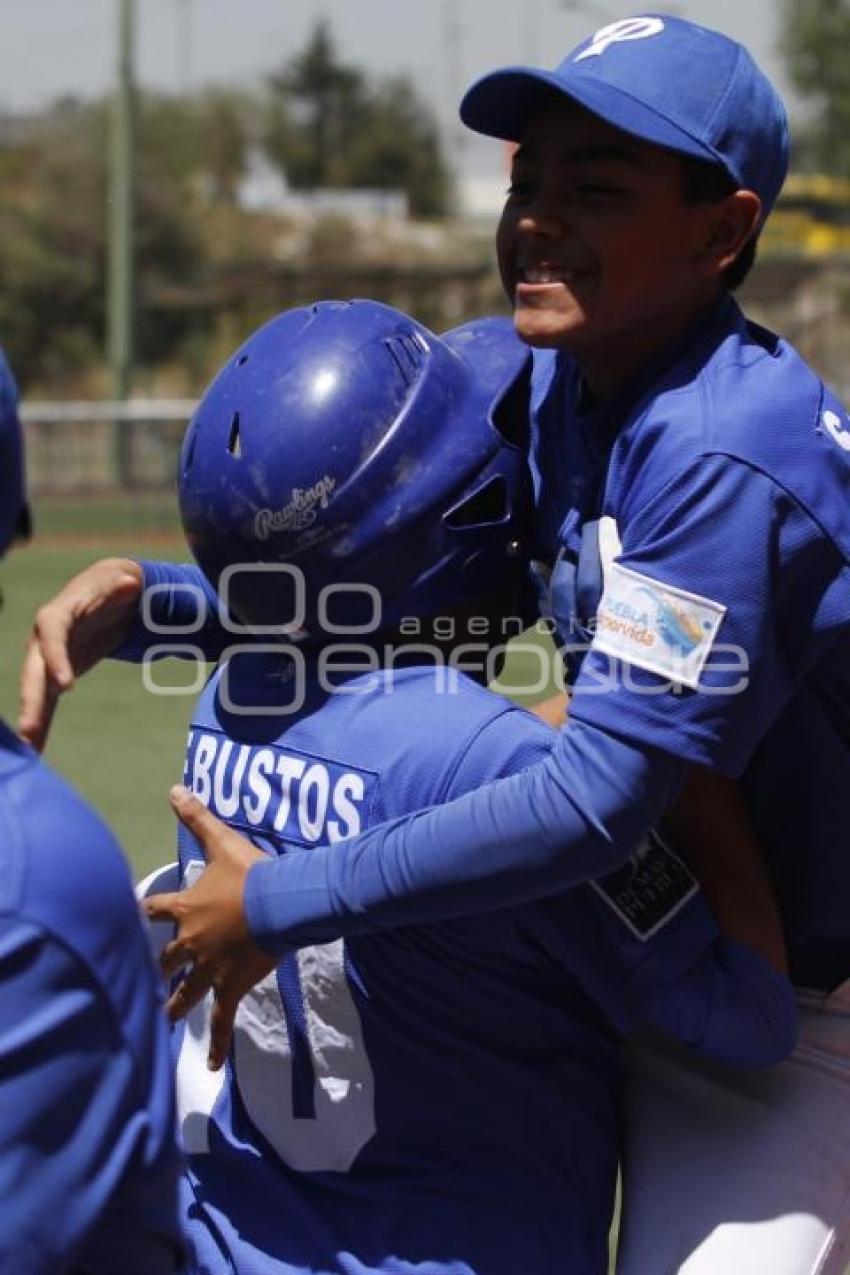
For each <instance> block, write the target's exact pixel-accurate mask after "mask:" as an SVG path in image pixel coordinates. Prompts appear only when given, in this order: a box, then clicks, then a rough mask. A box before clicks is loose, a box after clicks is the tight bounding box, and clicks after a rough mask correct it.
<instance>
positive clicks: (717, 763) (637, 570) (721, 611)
mask: <svg viewBox="0 0 850 1275" xmlns="http://www.w3.org/2000/svg"><path fill="white" fill-rule="evenodd" d="M648 482H651V476H646V477H644V478H643V479H641V478H640V477H639V476H638V475H637V472H635V474H634V475H633V476H632V478H630V481H629V482H628V483H626V484H625V485H626V489H627V490H628V491H629V495H628V498H627V500H626V502H625V506H624V509H623V511H622V515H621V518H620V522H619V531H620V534H621V536H622V551H621V553H620V554H619V555H618V556H617V558H616V560H615V562H614V564H613V566H612V567H611V568H610V571H609V573H608V575H607V577H606V585H605V590H604V593H603V596H602V600H601V602H600V604H599V608H598V612H597V616H596V627H595V636H594V638H593V642H592V645H591V647H590V649H589V652H588V654H587V657H586V659H585V660H584V663H583V666H582V669H581V673H580V675H579V677H578V679H577V682H576V685H575V687H574V694H573V698H572V701H571V707H570V712H571V714H572V715H573V716H574V717H575V718H577V719H579V720H581V721H583V722H586V723H588V724H593V725H594V726H596V727H598V728H599V729H602V730H617V731H618V732H620V733H622V734H625V735H627V736H628V737H629V738H631V739H633V740H634V741H643V742H644V743H647V744H651V745H653V746H655V747H657V748H662V749H664V750H666V751H669V752H672V753H679V754H681V755H683V756H684V757H686V758H687V759H688V760H689V761H693V762H698V763H702V764H705V765H708V766H711V767H712V768H714V769H717V770H719V771H721V772H723V773H726V774H730V775H737V774H740V772H741V771H742V770H743V768H744V766H745V765H746V763H747V762H748V760H749V758H750V757H751V755H752V753H753V750H754V748H755V745H756V744H757V743H758V741H759V740H760V739H761V738H762V737H763V735H764V734H765V732H766V731H767V729H768V728H769V726H770V725H771V723H772V721H773V720H774V719H775V718H776V716H777V715H778V714H779V712H780V711H781V709H782V708H783V706H784V705H785V704H786V703H787V702H788V700H789V699H790V698H791V696H792V695H793V693H794V691H795V689H796V688H797V687H798V686H799V685H800V683H801V681H802V679H803V678H804V677H805V675H806V673H807V672H808V671H809V670H810V668H811V667H812V665H813V664H814V662H815V661H816V660H817V658H818V656H819V655H821V654H822V653H823V652H824V650H825V649H826V647H827V646H828V644H829V643H830V642H832V641H834V640H835V637H836V634H837V633H838V631H839V629H840V627H841V626H842V625H846V617H847V614H848V608H850V573H848V569H847V566H846V564H845V562H844V559H843V558H842V556H841V555H840V553H839V551H838V549H837V548H836V546H835V545H834V543H833V542H832V541H831V540H830V538H829V537H828V536H826V535H825V534H824V532H823V530H822V529H821V528H820V527H819V525H818V524H817V523H816V521H815V520H814V519H813V517H811V516H810V514H809V513H808V512H807V511H806V510H805V509H803V508H802V507H801V506H800V505H799V504H798V503H797V501H796V500H795V499H794V498H793V497H792V496H791V495H790V494H788V493H787V492H786V491H784V490H783V489H782V488H781V487H780V486H779V485H777V483H776V482H774V481H773V479H772V478H770V477H768V476H767V475H766V474H764V473H762V472H760V471H759V470H757V469H754V468H752V467H750V466H749V465H747V464H745V463H744V462H742V461H738V460H735V459H732V458H730V457H728V456H712V455H708V456H703V457H700V459H699V462H698V463H695V464H693V465H692V466H690V467H686V468H685V469H683V470H682V472H680V473H679V474H678V476H677V477H675V478H674V479H673V480H671V481H669V482H668V483H667V484H666V485H664V486H662V487H660V488H659V489H658V490H657V491H655V492H654V493H653V494H650V495H647V494H646V485H647V483H648Z"/></svg>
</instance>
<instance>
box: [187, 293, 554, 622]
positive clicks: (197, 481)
mask: <svg viewBox="0 0 850 1275" xmlns="http://www.w3.org/2000/svg"><path fill="white" fill-rule="evenodd" d="M529 362H530V356H529V352H528V350H527V349H526V347H525V346H523V345H522V343H521V342H520V341H519V339H518V337H517V336H516V335H515V333H514V331H513V326H512V324H511V323H510V320H507V319H492V318H491V319H482V320H477V321H474V322H472V323H468V324H465V325H464V326H463V327H461V328H458V329H455V330H454V331H452V332H450V333H448V334H446V335H445V336H443V337H437V336H435V335H434V334H433V333H431V332H429V331H428V329H427V328H424V327H422V326H421V325H420V324H418V323H416V322H415V321H414V320H413V319H410V318H409V317H408V316H407V315H404V314H402V313H401V312H400V311H398V310H394V309H392V308H391V307H389V306H386V305H382V304H379V303H377V302H372V301H352V302H345V303H341V302H323V303H320V304H318V305H315V306H313V307H310V308H301V309H297V310H291V311H287V312H286V313H284V314H281V315H279V316H278V317H277V318H275V319H272V320H271V322H269V323H267V324H266V325H265V326H264V327H262V328H260V329H259V330H258V331H257V332H256V333H254V334H253V335H252V336H251V337H250V338H249V339H248V341H247V342H246V343H245V344H244V345H243V346H242V347H241V349H240V350H238V351H237V353H236V354H235V355H234V356H233V358H232V359H230V360H229V362H228V363H227V364H226V366H225V367H224V368H223V369H222V371H221V372H220V373H219V374H218V376H217V377H216V379H215V380H214V381H213V383H212V385H211V386H210V387H209V389H208V390H207V392H206V394H205V395H204V397H203V399H202V401H201V403H200V405H199V407H198V410H197V412H196V414H195V416H194V418H193V420H192V421H191V423H190V425H189V428H188V430H187V433H186V437H185V440H184V444H183V451H182V454H181V459H180V472H179V494H180V507H181V512H182V515H183V524H184V528H185V531H186V535H187V538H188V540H189V544H190V546H191V548H192V552H193V553H194V555H195V558H196V560H197V562H198V564H199V565H200V567H201V569H202V570H203V571H204V573H205V575H206V576H207V578H208V579H209V580H210V582H211V583H212V585H213V587H214V588H215V589H216V590H217V591H218V592H219V594H220V595H221V596H222V598H223V600H224V601H225V603H226V604H227V605H228V607H229V609H230V610H231V611H232V613H233V614H234V615H235V616H236V617H237V618H238V619H239V620H240V621H241V622H242V623H244V624H245V625H247V626H249V627H252V628H254V629H255V630H258V631H263V630H265V631H266V632H271V631H274V632H276V633H278V634H279V633H281V632H282V631H283V626H288V627H289V628H290V629H291V631H292V632H293V633H295V632H299V633H301V634H303V633H304V632H305V631H306V633H307V634H308V635H309V636H310V637H311V639H319V638H321V639H322V640H325V639H327V640H331V641H340V640H344V638H345V636H346V635H349V636H350V635H353V634H357V633H367V632H376V631H378V630H379V629H388V628H394V627H397V626H398V624H399V623H400V622H401V620H402V619H404V618H405V617H407V616H416V617H420V618H421V617H426V616H431V615H437V614H440V613H442V612H445V611H446V610H447V609H449V608H458V607H460V606H463V605H465V604H467V603H469V602H470V601H472V600H474V599H475V598H477V597H483V596H486V595H489V594H492V593H493V592H494V591H496V590H499V591H502V592H504V590H505V584H506V575H507V574H508V564H509V563H510V562H511V561H512V560H513V559H515V558H516V557H517V548H516V542H518V541H521V540H522V539H523V520H524V518H525V513H526V510H527V507H528V503H529V494H528V488H527V469H526V459H525V443H524V422H525V418H526V415H527V407H526V401H525V389H526V380H527V370H528V366H529ZM503 418H504V419H506V420H509V422H510V425H511V427H512V429H514V430H515V432H516V435H517V442H512V441H510V440H509V439H508V438H506V437H505V435H504V433H503V432H502V431H501V430H500V428H499V427H497V424H496V423H495V422H496V420H497V419H498V420H499V421H501V420H502V419H503Z"/></svg>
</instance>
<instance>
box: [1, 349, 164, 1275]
mask: <svg viewBox="0 0 850 1275" xmlns="http://www.w3.org/2000/svg"><path fill="white" fill-rule="evenodd" d="M28 521H29V515H28V512H27V506H26V504H25V500H24V483H23V447H22V435H21V429H20V425H19V424H18V416H17V394H16V390H15V386H14V382H13V380H12V377H11V374H10V372H9V369H8V366H7V364H6V362H5V359H4V358H3V356H2V354H0V552H4V551H5V550H6V549H7V548H8V547H9V545H10V543H11V542H12V541H13V540H14V539H15V538H16V537H19V536H21V535H22V534H27V533H28ZM0 829H2V833H0V1199H2V1202H3V1203H2V1208H0V1270H3V1271H8V1272H10V1275H11V1273H12V1272H14V1275H60V1273H61V1272H79V1273H80V1275H164V1273H165V1272H176V1271H179V1270H183V1269H184V1267H183V1264H182V1254H183V1242H182V1239H181V1231H180V1226H179V1222H178V1210H177V1180H178V1174H179V1170H180V1161H179V1157H178V1153H177V1145H176V1140H175V1128H174V1097H173V1084H172V1078H171V1069H170V1060H169V1051H168V1033H167V1028H166V1023H165V1017H164V1015H163V1013H162V1006H161V1004H160V999H159V997H158V995H157V989H156V979H155V974H154V969H153V964H152V961H151V954H150V951H149V949H148V944H147V940H146V937H145V934H144V931H143V927H142V925H141V923H140V918H139V915H138V909H137V907H136V903H135V899H134V897H133V893H132V889H131V885H130V880H129V875H128V872H127V867H126V864H125V862H124V859H123V857H122V855H121V853H120V851H119V849H118V847H117V846H116V844H115V842H114V841H113V839H112V837H111V836H110V834H109V833H108V831H107V830H106V828H105V827H104V826H103V824H102V823H101V822H100V820H99V819H97V818H96V817H95V815H94V814H93V813H92V812H91V811H90V810H89V809H88V807H87V806H86V805H85V804H84V803H83V802H82V801H81V800H80V799H79V797H77V796H76V795H75V794H74V793H73V792H72V791H71V790H70V789H69V788H68V787H67V786H66V785H65V784H64V783H62V781H61V780H60V779H58V778H57V777H56V776H55V775H53V774H52V773H51V772H50V771H49V770H48V769H47V768H46V767H45V766H44V765H42V764H41V763H40V762H39V760H38V758H37V757H36V755H35V753H33V751H32V750H31V749H30V748H29V747H28V746H27V745H25V744H22V743H21V741H20V740H19V739H17V738H16V736H14V735H13V734H12V732H11V731H10V730H9V729H8V728H7V727H6V726H5V725H3V724H2V723H0Z"/></svg>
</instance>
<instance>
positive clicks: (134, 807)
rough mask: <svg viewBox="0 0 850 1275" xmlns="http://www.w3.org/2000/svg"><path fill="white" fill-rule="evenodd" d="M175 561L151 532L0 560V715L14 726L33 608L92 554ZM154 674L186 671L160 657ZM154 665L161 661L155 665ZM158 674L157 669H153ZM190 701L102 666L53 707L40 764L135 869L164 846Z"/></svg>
mask: <svg viewBox="0 0 850 1275" xmlns="http://www.w3.org/2000/svg"><path fill="white" fill-rule="evenodd" d="M131 550H132V551H135V552H137V553H140V554H150V555H151V556H161V557H167V558H180V557H182V556H183V546H182V542H181V541H180V540H179V539H177V538H176V537H175V538H173V539H172V540H170V541H166V540H163V539H162V538H161V537H160V536H157V539H156V540H155V541H154V542H151V541H149V540H147V539H146V538H145V537H144V535H138V534H133V535H132V536H131V537H128V536H126V535H125V536H123V537H121V536H110V538H109V539H108V540H106V539H105V540H104V542H103V544H102V545H98V544H97V543H96V542H93V544H92V546H91V547H84V548H80V547H73V548H63V547H56V546H55V545H54V544H53V543H50V545H49V546H46V545H44V544H43V545H42V546H41V547H39V546H38V544H37V542H34V543H33V544H32V545H30V546H28V547H26V548H23V549H19V550H16V551H15V552H13V553H12V554H10V556H9V557H8V558H7V559H6V560H5V561H4V563H3V564H2V566H0V580H1V581H2V588H3V594H4V598H5V604H4V608H3V613H2V615H0V626H2V631H3V638H2V652H3V655H2V662H0V712H2V715H3V717H5V718H6V720H7V721H9V722H12V723H14V721H15V718H16V709H17V678H18V668H19V664H20V659H21V656H22V653H23V647H24V642H25V638H26V635H27V632H28V629H29V624H30V620H31V617H32V615H33V614H34V612H35V610H36V608H37V606H38V605H39V604H40V603H41V602H42V601H44V600H45V599H47V598H48V597H50V596H51V595H52V594H53V593H55V592H56V590H57V589H58V588H59V587H60V586H61V585H62V584H63V583H64V581H65V580H66V579H67V578H68V577H69V576H70V575H71V574H73V573H74V572H76V571H79V570H80V569H81V568H82V567H83V566H85V565H86V564H87V563H88V562H90V561H92V559H93V558H95V557H100V556H102V555H103V554H107V553H110V554H111V553H122V552H123V553H127V552H130V551H131ZM169 664H170V666H171V667H170V668H169V669H165V668H164V667H163V668H162V675H163V677H164V678H165V677H170V678H171V679H172V680H174V679H176V678H177V677H180V676H183V677H185V675H186V674H187V672H188V668H187V666H183V665H181V664H179V663H178V662H177V661H169ZM161 667H162V666H161ZM158 671H159V670H158ZM191 704H192V698H191V697H188V696H185V695H183V696H179V697H175V698H160V697H154V696H152V695H150V694H149V693H147V692H146V691H145V689H144V687H143V685H142V680H141V673H140V671H139V670H138V669H136V668H133V667H130V666H128V665H120V664H118V663H110V662H106V663H104V664H103V665H102V666H101V667H99V668H98V669H95V670H93V671H92V672H91V673H89V674H88V675H87V676H86V677H85V678H84V679H83V680H82V681H81V682H80V684H79V685H78V687H77V688H76V689H75V690H74V691H73V692H72V693H71V694H70V695H69V696H68V697H67V698H66V700H65V701H64V703H63V704H62V706H61V707H60V710H59V713H58V716H57V719H56V722H55V725H54V730H53V733H52V735H51V738H50V741H49V743H48V747H47V750H46V753H45V756H46V759H47V761H48V762H49V763H50V764H51V765H52V766H53V767H54V768H55V769H56V770H58V771H60V772H61V773H62V774H63V775H64V776H65V777H66V778H68V779H69V780H70V781H71V782H72V783H73V784H74V785H75V786H76V787H77V788H78V789H79V790H80V792H82V793H83V794H84V795H85V796H86V797H87V798H88V799H89V800H90V801H91V803H92V804H93V805H94V806H95V807H96V808H97V809H98V810H99V811H100V812H101V814H102V815H103V816H104V817H105V818H106V819H107V820H108V822H109V823H110V824H111V826H112V828H113V829H114V830H115V832H116V833H117V834H118V836H119V838H120V840H121V842H122V844H123V845H124V847H125V849H126V851H127V853H128V855H129V856H130V858H131V860H132V863H133V866H134V869H135V870H136V872H137V873H142V872H144V871H146V870H148V869H149V868H151V867H154V866H156V865H157V864H158V863H162V862H164V861H166V860H167V859H168V858H169V857H170V856H171V855H172V852H173V847H174V827H173V819H172V816H171V812H170V809H169V806H168V789H169V786H170V785H171V784H172V783H174V782H175V781H176V780H179V779H180V778H181V773H182V757H183V751H184V745H185V735H186V723H187V720H188V715H189V710H190V707H191Z"/></svg>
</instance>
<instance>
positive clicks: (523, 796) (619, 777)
mask: <svg viewBox="0 0 850 1275" xmlns="http://www.w3.org/2000/svg"><path fill="white" fill-rule="evenodd" d="M683 775H684V763H683V762H682V761H680V760H679V759H678V758H676V757H673V756H672V755H670V754H666V753H663V752H660V751H659V750H657V749H653V748H650V747H647V746H644V745H635V744H632V743H629V742H628V741H626V740H623V739H621V738H619V737H617V736H615V735H613V734H610V733H606V732H603V731H600V730H598V729H596V728H594V727H592V726H587V725H584V724H582V723H579V722H570V723H568V725H567V726H566V727H565V728H564V729H563V730H562V731H561V732H560V733H559V735H558V736H557V737H556V739H555V743H554V746H553V749H552V752H551V753H550V754H549V756H548V757H546V758H545V760H543V761H542V762H540V763H538V764H537V765H535V766H532V767H531V768H530V769H528V770H526V771H524V772H522V773H521V774H518V775H511V776H509V777H508V778H505V779H500V780H498V781H496V782H495V783H490V784H487V785H485V786H484V787H482V788H479V789H478V790H476V791H475V792H471V793H468V794H467V795H465V796H463V797H460V798H458V799H456V800H454V801H451V802H449V803H447V804H446V805H444V806H438V807H433V808H431V809H428V810H424V811H420V812H419V813H417V814H415V815H412V816H409V817H406V818H404V819H397V820H394V821H390V822H388V823H385V824H381V825H379V826H378V827H375V828H372V829H369V830H368V831H366V832H365V833H361V834H360V835H358V836H357V837H354V838H352V839H351V840H349V841H345V842H338V843H336V844H335V845H333V846H329V847H320V848H315V849H312V850H310V851H309V852H300V853H299V852H296V853H291V854H286V855H281V856H280V857H278V858H277V859H274V860H272V859H270V860H268V861H267V862H263V863H258V864H256V865H255V866H254V867H253V868H252V869H251V871H250V872H249V874H248V879H247V883H246V891H245V910H246V915H247V919H248V925H249V928H250V930H251V933H252V935H253V936H254V938H255V940H256V941H257V943H258V944H259V945H260V946H261V947H263V948H265V949H266V950H267V951H269V952H272V953H276V954H283V953H284V952H286V951H289V950H291V949H292V948H296V947H301V946H305V945H308V944H312V943H324V942H329V941H332V940H333V939H336V938H338V937H340V936H341V935H343V936H344V935H348V934H356V933H363V932H367V931H370V930H377V929H384V928H390V927H393V926H399V925H411V924H419V923H423V922H428V921H435V920H441V919H445V918H449V917H453V916H463V915H469V914H472V913H476V912H486V911H491V910H493V909H496V908H500V907H509V906H514V905H516V904H518V903H522V902H527V901H530V900H532V899H536V898H542V897H544V896H546V895H549V894H555V893H558V892H559V891H561V890H564V889H566V888H568V887H570V886H573V885H576V884H577V883H579V882H581V881H586V880H588V879H590V878H593V877H597V876H604V875H605V874H606V873H609V872H611V871H613V870H614V869H615V868H617V867H618V866H619V865H620V864H622V863H623V862H624V861H625V860H626V858H628V856H629V855H630V854H631V853H632V852H633V851H634V850H635V848H636V847H637V845H638V844H639V842H640V841H641V840H642V838H643V837H644V836H645V835H646V832H647V831H648V829H649V828H650V827H651V826H652V825H653V824H654V823H655V822H656V821H657V819H658V818H659V816H660V814H661V812H662V811H663V810H664V809H665V808H666V807H667V806H668V805H669V804H670V802H671V801H672V799H673V797H674V795H675V793H676V791H677V789H678V786H679V784H680V782H681V779H682V777H683Z"/></svg>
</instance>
